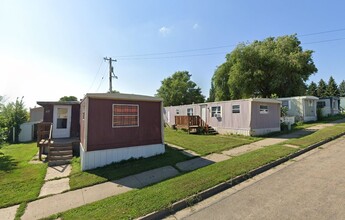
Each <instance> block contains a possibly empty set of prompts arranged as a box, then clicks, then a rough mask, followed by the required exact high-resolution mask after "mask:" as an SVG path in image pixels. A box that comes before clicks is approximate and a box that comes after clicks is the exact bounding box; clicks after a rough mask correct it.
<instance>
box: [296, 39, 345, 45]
mask: <svg viewBox="0 0 345 220" xmlns="http://www.w3.org/2000/svg"><path fill="white" fill-rule="evenodd" d="M340 40H345V37H344V38H336V39H329V40H320V41H314V42H309V43H302V44H318V43H325V42H332V41H340Z"/></svg>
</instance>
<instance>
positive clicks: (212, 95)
mask: <svg viewBox="0 0 345 220" xmlns="http://www.w3.org/2000/svg"><path fill="white" fill-rule="evenodd" d="M215 99H216V94H215V91H214V85H213V82H211V88H210V93H209V96H208V98H207V100H206V102H214V101H215Z"/></svg>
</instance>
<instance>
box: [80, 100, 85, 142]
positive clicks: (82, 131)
mask: <svg viewBox="0 0 345 220" xmlns="http://www.w3.org/2000/svg"><path fill="white" fill-rule="evenodd" d="M85 105H86V101H84V102H82V103H80V117H79V118H80V142H81V144H82V146H83V147H85V142H84V140H85V139H84V137H85V118H83V115H84V116H85V115H86V114H85V108H86V106H85Z"/></svg>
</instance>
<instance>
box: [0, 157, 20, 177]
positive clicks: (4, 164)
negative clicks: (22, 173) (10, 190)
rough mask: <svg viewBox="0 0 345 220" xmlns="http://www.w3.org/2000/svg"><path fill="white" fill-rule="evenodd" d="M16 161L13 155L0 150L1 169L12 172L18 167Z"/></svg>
mask: <svg viewBox="0 0 345 220" xmlns="http://www.w3.org/2000/svg"><path fill="white" fill-rule="evenodd" d="M17 164H18V162H16V161H15V160H14V159H13V158H12V157H10V156H7V155H4V154H3V153H1V152H0V171H5V172H10V171H11V170H13V169H15V168H16V167H17Z"/></svg>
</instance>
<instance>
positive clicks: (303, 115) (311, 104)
mask: <svg viewBox="0 0 345 220" xmlns="http://www.w3.org/2000/svg"><path fill="white" fill-rule="evenodd" d="M277 100H279V101H281V102H282V107H286V108H287V109H288V111H287V116H294V117H295V119H296V121H316V120H317V114H316V102H317V100H319V98H318V97H315V96H296V97H287V98H278V99H277Z"/></svg>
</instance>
